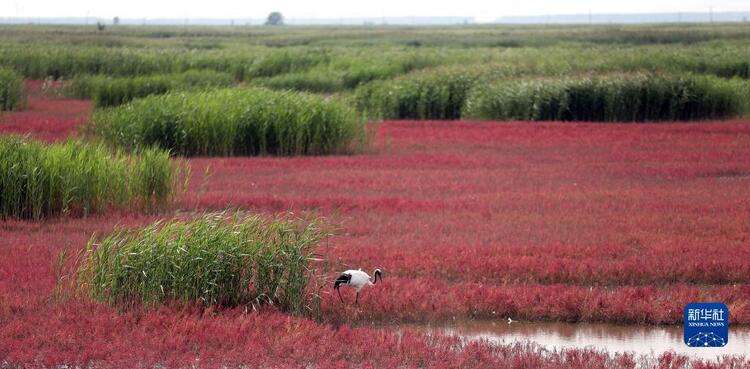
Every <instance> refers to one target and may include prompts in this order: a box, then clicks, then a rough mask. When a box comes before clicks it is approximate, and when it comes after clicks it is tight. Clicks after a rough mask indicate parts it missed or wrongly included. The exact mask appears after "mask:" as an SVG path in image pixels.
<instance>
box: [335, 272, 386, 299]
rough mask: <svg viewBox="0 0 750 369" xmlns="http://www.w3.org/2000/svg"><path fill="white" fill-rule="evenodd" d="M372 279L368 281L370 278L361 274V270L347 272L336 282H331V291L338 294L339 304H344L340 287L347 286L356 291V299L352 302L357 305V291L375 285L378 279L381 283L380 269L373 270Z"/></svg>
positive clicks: (381, 274)
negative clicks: (333, 290)
mask: <svg viewBox="0 0 750 369" xmlns="http://www.w3.org/2000/svg"><path fill="white" fill-rule="evenodd" d="M372 274H373V277H374V279H373V280H372V281H370V276H369V275H367V273H365V272H363V271H362V269H358V270H353V269H350V270H347V271H344V272H343V273H341V275H340V276H339V277H338V278H336V281H335V282H333V289H335V290H336V291H337V292H338V293H339V298H340V299H341V302H342V303H343V302H344V298H343V297H341V290H340V288H341V285H345V286H349V287H352V288H354V289H355V290H357V298H356V299H355V300H354V303H355V304H359V291H360V290H362V288H364V287H365V286H372V285H374V284H375V283H378V279H380V280H381V281H382V280H383V272H381V271H380V269H375V272H373V273H372Z"/></svg>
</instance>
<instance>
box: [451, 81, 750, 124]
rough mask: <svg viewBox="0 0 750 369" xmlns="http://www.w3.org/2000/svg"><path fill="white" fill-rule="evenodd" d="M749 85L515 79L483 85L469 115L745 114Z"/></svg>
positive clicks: (616, 118)
mask: <svg viewBox="0 0 750 369" xmlns="http://www.w3.org/2000/svg"><path fill="white" fill-rule="evenodd" d="M747 91H748V86H747V84H746V83H744V81H741V80H726V79H721V78H717V77H710V76H695V75H679V76H671V75H667V76H662V75H659V76H653V75H635V76H616V77H594V78H578V79H572V78H562V79H537V80H511V81H501V82H496V83H490V84H486V85H482V86H478V87H477V88H476V89H475V90H474V91H473V92H472V93H471V95H470V97H469V98H468V100H467V102H466V109H465V110H466V112H465V115H464V118H469V119H491V120H532V121H534V120H544V121H599V122H648V121H689V120H702V119H721V118H729V117H734V116H738V115H741V114H743V113H744V111H745V109H746V107H745V104H746V102H745V100H746V96H747Z"/></svg>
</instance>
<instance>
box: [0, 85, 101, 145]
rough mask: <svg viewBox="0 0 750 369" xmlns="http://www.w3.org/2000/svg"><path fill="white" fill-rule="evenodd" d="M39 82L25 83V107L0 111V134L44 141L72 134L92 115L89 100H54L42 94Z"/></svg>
mask: <svg viewBox="0 0 750 369" xmlns="http://www.w3.org/2000/svg"><path fill="white" fill-rule="evenodd" d="M43 83H44V82H42V81H27V82H26V89H27V92H28V94H27V97H26V103H25V106H23V107H22V108H21V109H20V110H18V111H13V112H0V134H15V135H29V136H31V137H33V138H35V139H38V140H41V141H45V142H56V141H64V140H65V139H67V138H68V137H69V136H71V135H75V134H76V131H77V129H78V128H79V127H80V126H81V125H82V124H83V123H85V121H86V119H88V116H89V114H90V112H91V102H90V101H88V100H72V99H57V98H50V97H47V96H46V95H45V94H44V93H43V92H42V87H41V85H42V84H43Z"/></svg>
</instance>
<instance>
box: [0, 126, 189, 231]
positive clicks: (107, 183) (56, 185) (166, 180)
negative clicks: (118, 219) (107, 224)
mask: <svg viewBox="0 0 750 369" xmlns="http://www.w3.org/2000/svg"><path fill="white" fill-rule="evenodd" d="M139 154H140V155H125V154H123V153H121V152H114V153H113V152H111V151H110V150H109V149H108V148H106V147H105V146H104V145H102V144H92V143H82V142H78V141H68V142H67V143H64V144H53V145H49V146H47V145H43V144H41V143H38V142H35V141H31V140H28V139H24V138H19V137H12V136H7V137H2V138H0V217H3V218H6V217H16V218H30V219H40V218H44V217H49V216H54V215H60V214H74V215H85V214H88V213H93V212H99V211H102V210H106V209H109V208H113V207H141V206H143V207H148V208H152V207H158V206H162V205H165V204H166V203H167V202H168V201H169V200H170V199H171V197H172V195H173V194H174V192H175V190H176V189H177V182H176V181H177V178H178V177H179V171H180V168H179V167H178V166H177V165H176V164H173V163H172V162H171V161H170V159H169V154H168V153H167V152H166V151H161V150H156V149H144V150H141V151H140V152H139Z"/></svg>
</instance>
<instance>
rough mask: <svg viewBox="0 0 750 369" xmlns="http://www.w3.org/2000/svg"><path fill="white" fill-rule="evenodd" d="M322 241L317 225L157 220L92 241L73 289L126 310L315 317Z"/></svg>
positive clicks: (217, 217) (210, 217) (221, 218)
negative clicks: (218, 309)
mask: <svg viewBox="0 0 750 369" xmlns="http://www.w3.org/2000/svg"><path fill="white" fill-rule="evenodd" d="M327 236H328V232H327V231H326V230H325V229H324V227H323V226H322V223H321V222H320V221H318V220H313V221H310V222H306V223H302V222H300V221H298V220H292V219H289V218H264V217H261V216H258V215H248V216H240V215H239V214H235V215H233V216H226V215H225V214H224V213H213V214H204V215H203V216H201V217H198V218H195V219H192V220H187V221H181V220H170V221H157V222H155V223H153V224H151V225H149V226H147V227H145V228H144V229H142V230H118V231H115V232H113V233H111V234H109V235H106V236H104V237H102V238H101V239H97V238H92V239H91V240H90V241H89V243H88V245H87V247H86V249H85V250H84V253H83V254H82V255H81V256H80V259H79V261H78V264H79V266H78V267H77V271H76V273H75V278H74V283H75V285H76V286H77V287H78V289H79V290H80V291H84V292H85V293H87V294H90V296H92V297H93V298H95V299H98V300H102V301H106V302H109V303H112V304H117V305H124V306H131V305H133V304H145V305H154V304H159V303H169V302H174V301H184V302H190V301H192V302H199V303H201V304H203V305H219V306H237V305H242V304H248V305H250V304H252V305H261V304H272V305H275V306H277V307H278V308H280V309H281V310H283V311H287V312H292V313H296V314H309V313H311V312H316V311H317V307H318V304H319V289H318V288H317V287H319V282H321V278H320V275H319V272H317V271H316V268H314V267H313V265H312V262H313V260H314V252H315V249H316V246H317V245H318V243H319V242H320V241H321V240H323V239H324V238H326V237H327ZM318 269H319V268H318Z"/></svg>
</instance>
